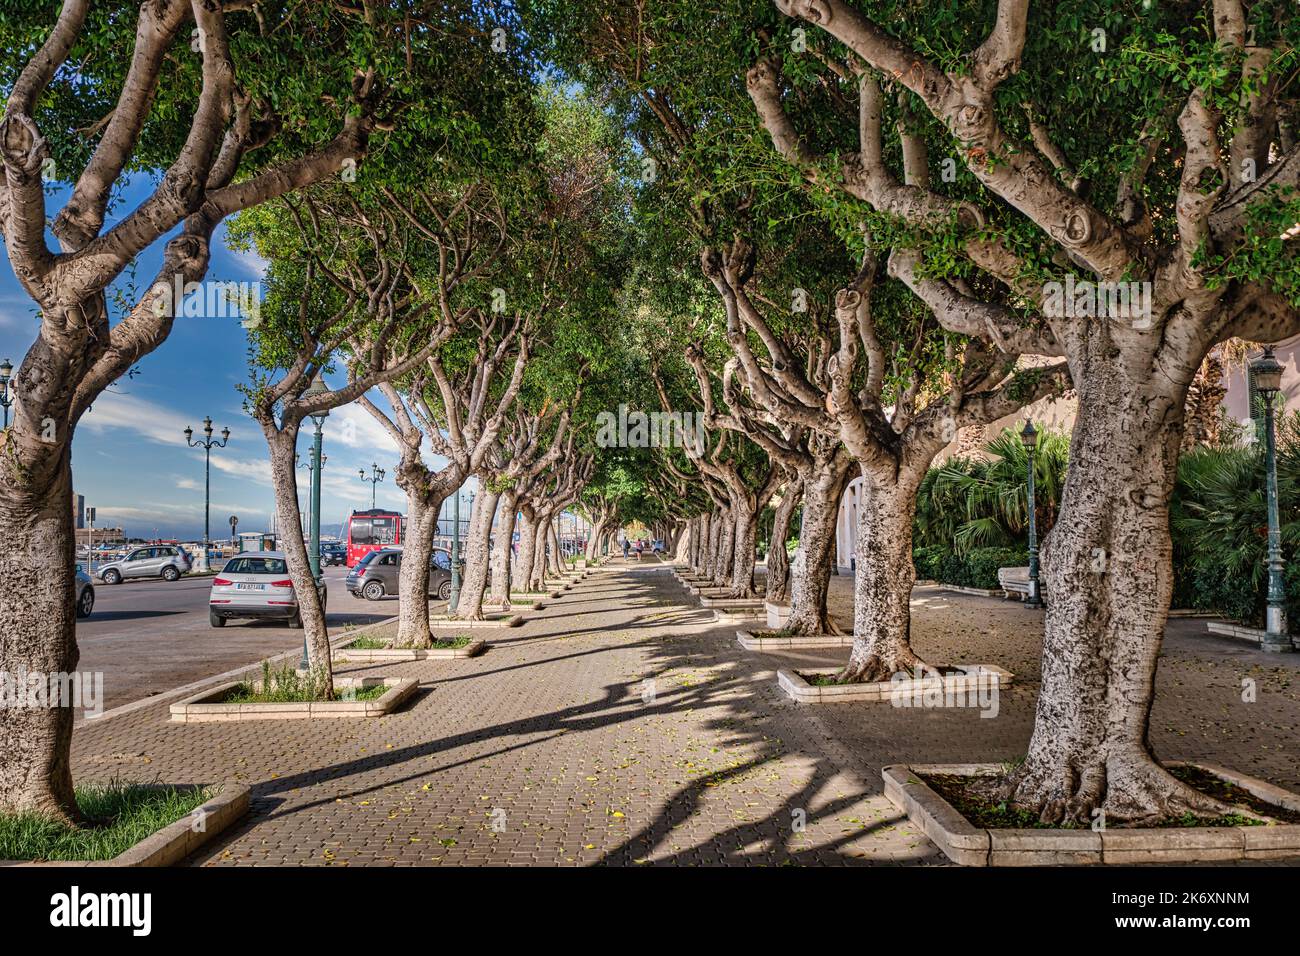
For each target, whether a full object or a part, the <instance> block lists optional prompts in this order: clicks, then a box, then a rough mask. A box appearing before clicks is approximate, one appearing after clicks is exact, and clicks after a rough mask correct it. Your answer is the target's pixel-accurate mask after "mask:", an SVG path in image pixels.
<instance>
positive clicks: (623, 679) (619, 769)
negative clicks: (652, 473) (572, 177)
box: [74, 561, 1300, 866]
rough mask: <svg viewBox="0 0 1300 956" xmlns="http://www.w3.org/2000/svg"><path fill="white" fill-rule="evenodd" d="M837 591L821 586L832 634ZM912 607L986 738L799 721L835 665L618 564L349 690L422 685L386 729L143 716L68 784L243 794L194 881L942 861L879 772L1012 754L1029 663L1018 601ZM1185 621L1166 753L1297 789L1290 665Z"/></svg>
mask: <svg viewBox="0 0 1300 956" xmlns="http://www.w3.org/2000/svg"><path fill="white" fill-rule="evenodd" d="M848 584H849V582H848V581H847V580H845V579H839V580H836V581H835V582H834V584H833V588H834V600H835V602H836V604H835V606H836V608H837V609H838V610H839V611H840V612H841V613H843V611H844V601H845V600H846V599H847V598H848V597H849V594H848ZM914 606H915V613H916V618H915V622H914V630H915V632H916V643H917V647H918V649H919V650H920V651H921V652H922V653H923V654H925V655H929V656H931V657H932V658H933V659H940V660H942V661H944V662H960V661H971V662H989V663H996V664H999V665H1001V666H1003V667H1006V668H1008V669H1009V670H1012V671H1014V672H1015V673H1016V674H1017V680H1018V683H1017V685H1016V686H1015V687H1014V688H1013V689H1010V690H1009V691H1006V692H1004V693H1003V694H1002V699H1001V702H1000V711H999V715H998V717H997V718H996V719H981V718H980V716H979V713H978V712H977V711H975V710H960V709H948V710H934V711H916V710H902V709H895V708H893V707H889V706H887V705H886V706H881V705H869V704H837V705H820V706H806V705H804V706H801V705H796V704H794V703H793V702H791V701H789V700H788V699H787V698H785V697H784V696H783V695H782V694H780V692H779V691H778V689H777V687H776V682H775V679H774V678H775V670H776V668H777V667H782V666H789V665H790V664H792V663H793V664H796V665H799V664H824V663H833V662H835V661H838V660H843V659H844V658H846V657H847V648H845V649H831V650H830V651H828V652H827V653H817V654H798V655H790V654H783V655H776V654H755V653H749V652H745V651H743V650H741V648H740V647H739V646H738V645H737V644H736V642H735V626H734V625H732V626H726V627H723V626H720V625H716V624H714V623H713V622H712V621H711V620H710V619H709V613H708V612H706V611H703V610H701V609H698V608H694V607H692V606H691V602H690V600H689V599H688V597H687V595H686V593H685V591H684V590H683V589H682V588H681V587H680V586H679V585H678V584H677V583H676V582H675V580H674V579H673V578H672V577H671V575H670V574H669V570H668V568H667V567H665V566H662V565H655V564H652V563H649V562H643V563H641V564H640V565H637V564H636V562H635V561H633V562H629V564H627V565H624V564H623V563H622V562H621V561H616V562H614V563H613V565H612V566H611V567H607V568H605V569H602V570H601V571H599V572H597V573H596V574H594V575H593V576H591V577H589V578H588V579H587V580H585V581H583V582H581V583H579V584H577V585H576V586H575V587H574V588H573V590H571V591H569V592H566V593H565V595H564V596H563V597H561V598H559V599H556V600H554V601H551V602H548V603H547V606H546V607H545V608H544V609H543V610H541V611H528V612H525V613H526V615H527V617H528V620H527V622H526V623H525V624H524V626H522V627H520V628H512V629H508V630H506V629H501V630H488V631H484V632H481V633H482V634H483V635H484V636H485V637H486V638H487V639H488V641H489V642H490V645H491V646H490V648H489V649H488V651H487V652H486V653H485V654H484V655H482V656H480V657H477V658H471V659H465V660H440V661H424V662H417V663H402V664H377V665H371V666H350V667H347V668H345V669H344V672H346V673H350V674H385V675H402V676H413V677H417V678H419V680H420V692H419V694H418V696H417V697H416V699H415V700H414V702H412V703H408V704H407V705H406V706H404V707H403V709H402V710H401V711H400V712H399V713H397V714H395V715H392V716H389V717H385V718H380V719H375V720H356V721H352V720H332V721H263V722H253V723H237V724H189V725H179V724H172V723H169V722H168V721H167V719H166V705H165V704H156V705H155V704H151V705H148V706H146V707H142V708H140V709H138V710H134V711H131V712H128V713H123V714H121V715H119V716H115V717H112V718H110V719H108V720H105V721H102V722H100V723H98V724H91V725H89V726H87V727H85V728H84V729H81V730H79V731H78V733H77V736H76V739H75V748H74V760H75V771H76V773H77V775H78V779H79V780H86V779H88V778H109V777H114V776H117V777H121V778H123V779H138V780H161V781H173V782H190V781H214V780H222V779H234V780H240V781H243V782H247V783H248V784H250V785H251V786H252V788H253V812H252V814H251V815H250V816H249V817H248V818H247V819H246V821H245V822H244V823H243V824H242V825H241V826H240V827H239V828H238V829H236V830H234V831H231V832H230V833H229V834H226V835H223V836H222V837H221V838H220V839H219V840H218V841H217V842H216V843H214V844H213V845H212V846H211V847H210V848H209V849H208V850H206V851H204V852H203V853H201V854H200V855H198V856H197V857H196V858H195V859H194V860H193V861H192V862H194V863H196V864H199V865H230V864H244V865H247V864H255V865H277V864H304V865H334V866H340V865H348V866H358V865H386V864H402V865H410V864H464V863H470V864H498V865H535V864H567V865H592V864H602V863H603V864H634V863H646V864H660V863H663V864H695V865H700V864H706V865H716V864H735V865H746V864H748V865H755V864H760V865H781V864H861V863H867V864H869V863H881V864H927V865H928V864H941V863H944V862H945V860H944V858H943V856H942V854H940V853H939V851H938V850H937V849H936V848H935V847H934V846H933V845H932V844H931V843H930V842H929V841H928V840H927V839H925V837H923V836H921V835H920V834H919V833H918V831H917V830H916V829H915V828H914V827H913V826H912V825H911V824H910V823H908V821H907V820H906V819H905V818H902V817H900V815H899V814H898V812H897V811H896V810H895V809H894V807H893V806H892V804H890V803H889V802H888V801H887V800H885V798H884V797H883V795H882V794H881V785H880V767H881V766H882V765H885V764H889V763H898V762H900V761H905V760H912V759H915V760H926V761H943V760H962V761H970V760H1000V759H1009V758H1011V757H1013V756H1015V754H1016V753H1017V752H1018V751H1022V750H1023V748H1024V744H1025V741H1026V740H1027V738H1028V733H1029V729H1030V723H1031V720H1032V710H1033V699H1034V694H1035V692H1036V689H1037V685H1036V682H1037V653H1038V646H1039V643H1040V642H1039V639H1038V638H1037V637H1036V636H1035V635H1034V633H1033V632H1034V631H1035V630H1036V629H1037V624H1036V617H1037V615H1036V613H1035V612H1031V611H1027V610H1025V609H1023V608H1021V607H1020V606H1018V605H1014V604H1010V603H1005V602H1001V601H996V600H990V599H983V598H974V597H967V596H959V595H949V594H946V593H944V592H941V591H938V590H937V589H933V588H921V589H918V590H917V592H916V595H915V598H914ZM844 619H845V620H847V615H846V616H845V618H844ZM1194 625H1199V627H1200V628H1201V629H1203V628H1204V623H1203V622H1178V624H1177V626H1175V627H1174V628H1173V634H1172V636H1171V640H1170V641H1169V648H1168V650H1167V651H1166V655H1165V660H1164V661H1163V662H1162V666H1161V677H1160V687H1159V694H1158V699H1157V704H1156V708H1155V713H1154V716H1153V720H1152V734H1153V740H1154V743H1155V745H1156V747H1157V749H1158V750H1159V752H1160V755H1161V756H1163V757H1189V756H1203V757H1210V758H1213V759H1215V760H1218V761H1220V762H1223V763H1227V764H1229V765H1231V766H1234V767H1237V768H1239V769H1242V770H1246V771H1249V772H1252V773H1257V774H1259V775H1260V776H1264V777H1266V778H1268V779H1271V780H1274V781H1276V782H1278V783H1282V784H1287V785H1292V786H1296V785H1297V778H1298V775H1300V771H1298V768H1297V754H1296V748H1295V747H1294V741H1295V734H1296V729H1297V724H1300V699H1298V697H1300V695H1298V693H1297V691H1298V689H1300V688H1297V685H1296V682H1294V681H1292V680H1291V678H1293V677H1294V676H1295V674H1296V662H1292V661H1285V662H1281V663H1279V662H1277V661H1275V660H1272V659H1267V658H1264V656H1263V655H1262V654H1260V653H1259V652H1257V651H1253V650H1250V649H1249V648H1248V647H1244V646H1239V645H1236V644H1234V643H1231V642H1228V641H1227V640H1226V639H1219V638H1211V637H1208V636H1193V629H1194ZM1184 630H1186V633H1184ZM445 633H447V634H452V633H455V632H454V629H451V630H447V631H446V632H445ZM1243 676H1253V677H1254V678H1255V679H1256V680H1257V682H1258V702H1257V703H1255V704H1249V705H1247V704H1243V703H1242V702H1241V700H1240V698H1241V688H1240V682H1241V678H1242V677H1243Z"/></svg>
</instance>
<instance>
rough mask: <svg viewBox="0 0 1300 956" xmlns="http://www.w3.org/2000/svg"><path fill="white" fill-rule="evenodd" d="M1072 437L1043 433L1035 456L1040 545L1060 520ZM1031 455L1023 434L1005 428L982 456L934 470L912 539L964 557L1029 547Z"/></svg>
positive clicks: (921, 495)
mask: <svg viewBox="0 0 1300 956" xmlns="http://www.w3.org/2000/svg"><path fill="white" fill-rule="evenodd" d="M1069 452H1070V440H1069V436H1068V435H1065V434H1063V433H1060V432H1051V431H1042V432H1040V433H1039V437H1038V447H1037V450H1036V451H1035V453H1034V500H1035V502H1036V504H1037V512H1036V515H1035V517H1036V524H1037V530H1038V535H1039V538H1040V540H1041V539H1042V537H1043V536H1044V535H1046V534H1047V532H1048V531H1050V530H1051V528H1052V525H1053V524H1054V523H1055V521H1056V514H1057V511H1058V509H1059V507H1060V502H1061V495H1062V492H1063V491H1064V485H1065V471H1066V464H1067V462H1068V459H1069ZM1027 467H1028V452H1027V451H1026V450H1025V446H1024V443H1023V442H1022V441H1021V440H1020V434H1019V433H1018V432H1017V431H1015V429H1012V428H1006V429H1003V430H1002V432H1001V433H1000V434H998V435H997V436H996V437H995V438H993V439H992V440H991V441H990V442H989V443H988V444H987V445H986V446H985V447H984V449H982V453H981V454H980V455H978V456H969V457H955V458H950V459H949V460H948V461H947V462H945V463H944V464H943V465H940V466H938V467H935V468H931V469H930V470H929V471H928V472H927V473H926V476H925V478H924V479H923V480H922V482H921V486H920V489H919V490H918V492H917V500H916V519H915V531H914V538H913V540H914V541H915V542H916V545H917V547H921V548H928V547H936V546H937V547H941V548H944V549H946V550H953V551H956V552H957V553H959V554H964V553H965V552H967V551H970V550H971V549H973V548H981V547H1000V548H1009V547H1027V543H1028V538H1027V535H1028V495H1027V494H1026V487H1025V475H1026V471H1027Z"/></svg>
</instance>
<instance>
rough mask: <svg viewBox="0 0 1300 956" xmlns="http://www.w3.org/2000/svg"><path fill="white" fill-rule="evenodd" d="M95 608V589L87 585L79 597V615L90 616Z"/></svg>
mask: <svg viewBox="0 0 1300 956" xmlns="http://www.w3.org/2000/svg"><path fill="white" fill-rule="evenodd" d="M94 610H95V589H94V588H92V587H89V586H87V588H86V589H85V590H84V591H82V592H81V597H79V598H78V599H77V617H90V614H91V612H92V611H94Z"/></svg>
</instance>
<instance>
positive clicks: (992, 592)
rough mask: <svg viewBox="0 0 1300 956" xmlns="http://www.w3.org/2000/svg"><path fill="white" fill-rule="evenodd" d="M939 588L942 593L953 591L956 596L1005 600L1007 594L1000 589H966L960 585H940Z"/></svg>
mask: <svg viewBox="0 0 1300 956" xmlns="http://www.w3.org/2000/svg"><path fill="white" fill-rule="evenodd" d="M939 587H940V588H941V589H942V590H944V591H954V592H956V593H957V594H973V595H975V596H976V597H995V598H1005V597H1006V596H1007V592H1006V591H1004V590H1002V589H1001V588H968V587H965V586H963V585H960V584H941V585H939Z"/></svg>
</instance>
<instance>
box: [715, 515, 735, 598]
mask: <svg viewBox="0 0 1300 956" xmlns="http://www.w3.org/2000/svg"><path fill="white" fill-rule="evenodd" d="M721 525H722V527H721V531H720V533H719V534H718V554H717V559H716V562H715V563H714V565H713V583H714V584H716V585H717V586H718V587H727V586H728V585H729V584H730V583H731V572H732V556H733V555H734V554H735V553H736V520H735V518H734V517H733V516H732V514H731V512H730V511H728V512H726V513H725V515H724V517H723V520H722V522H721Z"/></svg>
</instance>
